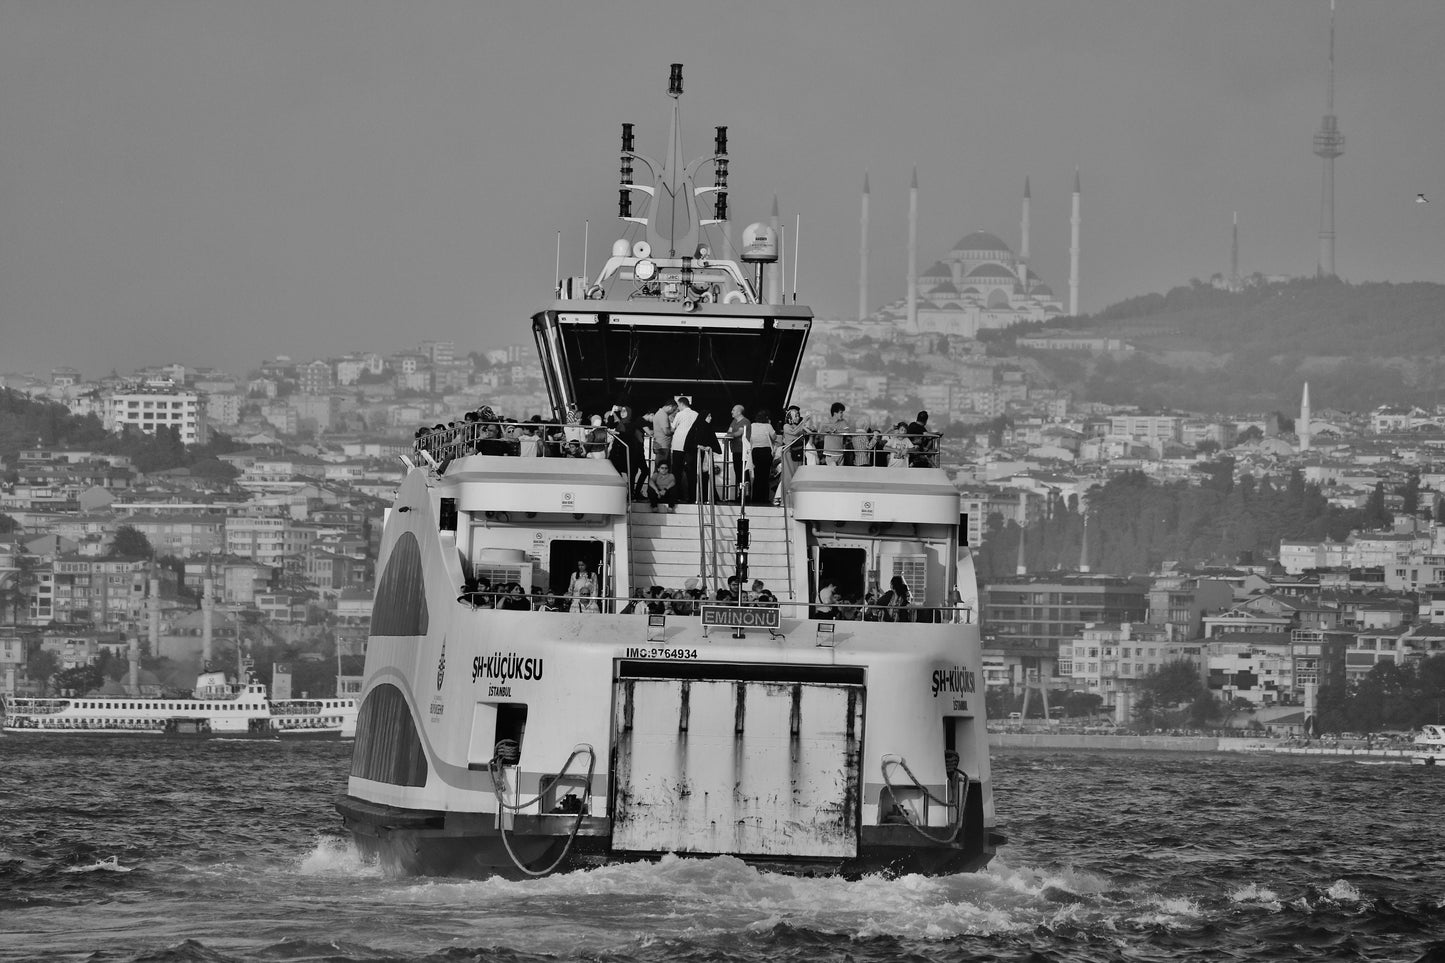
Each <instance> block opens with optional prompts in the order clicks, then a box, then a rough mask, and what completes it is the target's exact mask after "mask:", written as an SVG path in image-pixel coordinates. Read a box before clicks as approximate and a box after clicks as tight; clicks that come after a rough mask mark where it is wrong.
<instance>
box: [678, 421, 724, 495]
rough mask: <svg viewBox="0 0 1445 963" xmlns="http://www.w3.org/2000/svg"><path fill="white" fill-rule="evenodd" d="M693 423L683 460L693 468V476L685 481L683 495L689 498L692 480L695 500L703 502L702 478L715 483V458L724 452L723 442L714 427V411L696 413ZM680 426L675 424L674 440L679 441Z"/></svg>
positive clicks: (685, 442) (684, 446)
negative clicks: (689, 484)
mask: <svg viewBox="0 0 1445 963" xmlns="http://www.w3.org/2000/svg"><path fill="white" fill-rule="evenodd" d="M694 414H695V417H694V418H693V420H692V425H691V427H690V428H688V430H687V437H686V438H685V440H684V441H683V461H684V463H685V464H686V465H687V466H688V467H689V468H690V469H691V470H692V472H693V474H692V477H690V478H689V479H687V480H686V481H684V482H683V486H682V487H683V493H682V497H683V498H687V494H688V491H689V487H688V483H689V482H691V489H690V490H691V492H692V495H693V499H692V500H694V501H696V502H698V503H699V504H702V503H703V501H704V499H703V497H702V487H701V480H702V479H704V478H706V479H708V483H709V484H715V478H716V472H715V470H714V462H713V458H714V456H716V455H720V454H722V444H721V443H720V442H719V441H718V440H717V430H716V429H715V428H713V424H712V413H711V412H708V413H706V414H697V413H694ZM677 432H678V428H677V427H676V426H674V428H673V435H672V440H673V443H674V444H676V442H677Z"/></svg>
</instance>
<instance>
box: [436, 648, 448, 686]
mask: <svg viewBox="0 0 1445 963" xmlns="http://www.w3.org/2000/svg"><path fill="white" fill-rule="evenodd" d="M446 678H447V637H446V636H445V635H444V636H442V654H441V655H439V656H437V691H438V692H440V691H442V683H443V682H445V681H446Z"/></svg>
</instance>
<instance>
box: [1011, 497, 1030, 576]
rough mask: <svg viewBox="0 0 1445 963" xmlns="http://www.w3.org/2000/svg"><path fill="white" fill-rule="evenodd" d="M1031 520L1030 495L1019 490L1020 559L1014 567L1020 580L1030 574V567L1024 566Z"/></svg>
mask: <svg viewBox="0 0 1445 963" xmlns="http://www.w3.org/2000/svg"><path fill="white" fill-rule="evenodd" d="M1028 518H1029V493H1028V492H1026V491H1024V490H1023V489H1019V558H1018V562H1016V563H1015V565H1014V573H1015V574H1016V575H1018V576H1019V577H1020V578H1022V577H1023V576H1025V575H1027V574H1028V573H1029V570H1028V567H1027V566H1026V565H1024V534H1025V532H1026V531H1027V529H1028Z"/></svg>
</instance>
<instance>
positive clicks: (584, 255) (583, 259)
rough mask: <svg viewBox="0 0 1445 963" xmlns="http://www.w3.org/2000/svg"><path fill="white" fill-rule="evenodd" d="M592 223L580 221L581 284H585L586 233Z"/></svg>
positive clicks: (584, 219)
mask: <svg viewBox="0 0 1445 963" xmlns="http://www.w3.org/2000/svg"><path fill="white" fill-rule="evenodd" d="M591 226H592V222H591V221H589V220H588V219H586V218H583V219H582V284H583V286H584V287H585V286H586V284H587V233H588V230H589V229H590V228H591Z"/></svg>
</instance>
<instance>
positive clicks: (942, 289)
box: [928, 281, 958, 294]
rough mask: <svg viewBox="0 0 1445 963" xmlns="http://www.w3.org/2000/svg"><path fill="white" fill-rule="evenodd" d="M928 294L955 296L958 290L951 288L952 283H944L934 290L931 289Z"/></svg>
mask: <svg viewBox="0 0 1445 963" xmlns="http://www.w3.org/2000/svg"><path fill="white" fill-rule="evenodd" d="M928 293H929V294H957V293H958V288H956V287H954V286H953V282H952V281H944V282H943V283H941V284H939V285H938V286H937V287H935V288H931V289H930V290H929V292H928Z"/></svg>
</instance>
